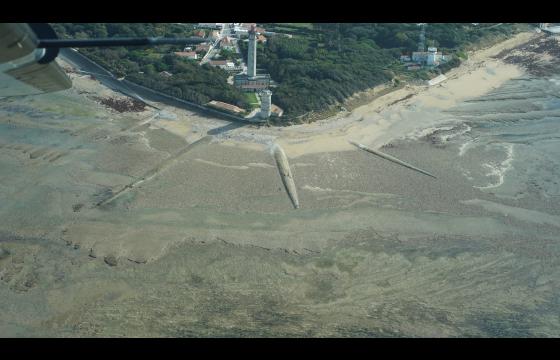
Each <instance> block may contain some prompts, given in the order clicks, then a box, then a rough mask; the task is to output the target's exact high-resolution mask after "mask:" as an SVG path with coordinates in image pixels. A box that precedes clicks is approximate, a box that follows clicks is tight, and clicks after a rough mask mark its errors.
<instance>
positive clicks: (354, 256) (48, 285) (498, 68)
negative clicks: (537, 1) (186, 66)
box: [0, 34, 560, 337]
mask: <svg viewBox="0 0 560 360" xmlns="http://www.w3.org/2000/svg"><path fill="white" fill-rule="evenodd" d="M531 37H532V35H528V34H521V35H519V36H518V37H516V38H515V39H512V40H510V41H509V42H507V43H505V44H500V45H498V46H496V47H493V48H491V49H488V50H484V51H483V52H479V53H476V54H474V55H472V56H471V60H469V62H467V63H466V64H465V65H464V66H462V67H461V68H460V69H457V70H456V71H454V72H453V73H452V74H449V75H448V77H449V80H447V81H446V82H444V83H442V84H440V85H437V86H435V87H431V88H422V87H415V88H412V87H410V88H405V89H402V91H401V90H399V91H396V92H394V93H390V94H388V95H386V96H384V97H381V98H379V99H376V100H375V101H374V102H373V103H371V104H369V105H366V106H364V107H360V108H357V109H355V110H354V111H353V112H352V113H351V114H349V115H348V116H343V115H339V116H338V117H337V118H335V119H330V120H329V121H321V122H317V123H313V124H309V125H298V126H293V127H290V128H256V127H248V126H245V127H238V126H232V125H231V124H229V123H228V122H227V121H223V120H217V119H207V118H203V117H201V116H198V115H196V114H194V113H192V112H189V111H185V110H180V109H175V108H172V107H168V106H163V105H161V104H160V105H161V106H158V107H160V108H161V109H162V110H161V111H157V110H154V109H147V110H146V111H143V112H138V113H118V112H115V111H113V110H111V109H108V108H106V107H104V106H103V105H101V104H100V103H99V102H98V101H96V100H95V99H94V98H93V96H97V97H114V96H120V95H118V94H115V93H113V92H111V90H108V89H106V88H104V87H102V86H101V85H100V84H99V83H97V82H95V81H92V80H91V79H88V78H87V77H84V78H79V77H75V78H74V85H75V86H74V88H73V89H70V90H68V91H65V92H61V93H56V94H46V95H42V96H37V97H34V98H32V99H25V100H22V99H3V100H2V99H0V169H1V170H0V201H1V204H2V205H1V206H0V216H1V218H2V222H1V223H0V247H1V248H2V249H3V252H1V253H0V273H1V278H2V280H1V281H0V299H1V300H2V303H5V304H10V305H9V307H8V309H7V310H5V311H3V312H2V313H0V335H1V336H371V337H384V336H558V334H560V323H559V322H558V317H557V305H558V299H559V297H558V289H559V286H558V285H559V283H558V279H560V276H558V275H560V266H559V265H560V264H559V263H558V260H557V259H558V256H557V255H558V251H559V250H560V247H559V246H558V238H557V234H558V231H559V230H558V229H559V227H560V224H558V223H557V218H558V216H559V215H560V214H559V213H558V210H559V209H557V207H555V205H554V203H555V201H554V198H550V199H549V200H546V199H544V197H543V195H542V194H543V192H529V191H525V192H524V193H523V194H522V195H519V194H518V195H516V196H517V198H519V200H515V199H517V198H515V199H514V198H512V197H510V198H504V196H509V195H511V194H510V192H508V191H506V190H507V189H511V188H512V187H513V185H512V184H511V183H510V182H511V181H512V180H511V179H517V181H519V182H523V183H528V180H524V177H523V176H524V175H523V173H519V174H518V173H517V172H516V171H517V170H516V169H520V165H519V164H518V163H516V162H515V160H511V166H512V169H513V170H505V168H506V167H507V166H508V163H507V161H508V153H507V151H504V149H507V147H505V146H502V145H501V144H498V145H496V144H493V143H492V139H491V137H492V136H498V135H499V134H502V132H503V131H505V130H502V128H501V127H500V128H496V130H492V131H494V132H493V133H491V134H492V135H491V136H486V137H485V134H486V133H485V132H484V131H486V130H484V129H483V128H482V127H480V128H479V127H476V126H475V124H478V123H486V122H488V121H489V120H488V119H487V118H485V117H488V116H489V115H487V114H493V115H492V116H493V117H494V118H495V119H499V121H502V122H503V121H505V120H507V117H508V116H510V117H511V116H513V115H512V113H511V112H509V113H508V112H507V111H506V110H503V109H512V108H521V107H524V108H525V107H526V106H528V104H533V105H532V106H534V107H539V109H540V110H538V111H541V112H542V111H544V110H542V109H545V108H547V106H549V105H542V104H540V103H538V101H537V100H536V98H531V97H529V98H527V97H526V95H523V94H522V93H521V92H520V91H522V89H523V87H516V86H512V85H511V82H512V81H514V79H516V78H519V77H521V78H523V77H526V74H525V73H524V71H523V69H522V68H520V67H518V66H516V65H515V64H504V63H502V61H501V60H499V59H493V58H491V56H494V55H495V54H497V53H499V52H502V51H503V50H504V49H505V48H506V47H508V46H517V45H518V44H520V43H522V42H523V41H527V40H529V39H530V38H531ZM535 81H537V80H535ZM548 83H550V84H549V85H550V86H551V88H550V89H549V91H550V93H553V90H554V88H553V87H552V86H554V85H553V83H552V82H548ZM541 85H542V84H541V83H539V82H538V81H537V82H535V83H534V87H535V88H539V87H542V86H541ZM504 89H505V90H504ZM504 91H513V92H515V93H517V94H519V97H520V98H523V97H524V96H525V98H527V99H528V100H526V101H525V102H524V103H523V104H520V103H517V102H515V101H510V100H508V102H507V104H505V105H504V103H503V102H500V101H498V100H496V101H495V102H488V103H486V105H483V106H482V108H483V109H484V111H485V113H483V114H479V113H477V111H479V110H478V109H480V107H479V105H480V104H478V103H477V102H476V100H477V99H496V98H497V99H499V98H500V96H501V95H500V93H503V92H504ZM547 91H548V90H547ZM550 93H547V94H550ZM410 94H414V96H412V97H408V95H410ZM90 95H91V96H90ZM547 96H548V95H547ZM404 97H407V98H406V100H403V101H400V102H395V101H396V100H398V99H401V98H404ZM473 101H474V102H473ZM389 104H392V105H389ZM484 106H485V107H484ZM535 109H536V108H535ZM535 111H537V110H535ZM547 111H552V115H554V114H556V112H557V109H556V108H554V109H553V110H547ZM539 114H541V113H539ZM541 115H542V114H541ZM517 116H518V117H519V118H521V119H524V116H525V115H519V114H518V115H517ZM541 117H542V116H541ZM517 120H519V119H517ZM476 121H478V122H476ZM496 122H498V121H497V120H496ZM504 123H506V124H507V122H504ZM500 124H502V123H501V122H500ZM546 124H548V123H546ZM500 126H501V125H500ZM528 126H529V125H528ZM500 131H501V132H500ZM200 139H207V141H199V140H200ZM481 139H482V140H481ZM487 139H489V140H487ZM348 140H354V141H357V142H360V143H362V144H364V145H366V146H368V147H372V148H374V149H378V148H381V151H383V152H384V153H386V154H389V155H391V156H394V157H396V158H397V159H400V160H402V161H405V162H407V163H409V164H412V165H413V166H415V167H418V168H420V169H423V170H425V171H427V172H429V173H431V174H434V175H435V176H436V177H437V179H433V178H431V177H428V176H425V175H423V174H419V173H417V172H415V171H413V170H411V169H408V168H405V167H402V166H400V165H398V164H395V163H393V162H389V161H387V160H385V159H382V158H379V157H377V156H374V155H372V154H369V153H367V152H365V151H362V150H360V149H357V148H356V147H354V146H352V145H350V144H349V143H348ZM469 141H471V142H469ZM275 142H276V143H278V144H280V145H281V146H282V148H283V149H284V152H285V154H286V156H287V160H288V161H289V166H290V169H291V174H292V176H293V181H294V185H295V189H296V190H297V196H298V203H299V207H300V208H299V209H294V205H293V203H292V201H291V199H290V197H289V196H288V194H287V192H286V188H285V186H284V183H283V181H282V178H281V176H280V174H279V170H278V168H277V162H276V161H275V158H274V156H273V153H272V152H271V149H272V148H271V147H272V145H273V144H274V143H275ZM193 144H194V145H193ZM189 146H190V147H189ZM185 149H187V151H185ZM535 154H536V152H535ZM514 156H515V153H514ZM162 164H164V165H165V166H162ZM484 164H489V165H488V166H493V167H494V168H495V169H497V170H496V171H501V172H500V174H503V183H502V184H501V185H498V186H496V187H494V188H487V189H483V187H486V186H488V184H490V183H492V184H497V181H499V180H500V174H498V175H496V174H497V173H496V172H495V173H494V174H489V175H488V174H487V173H488V172H489V168H488V167H485V166H484ZM539 164H540V163H539ZM539 166H540V165H539ZM535 171H536V170H535ZM539 171H540V173H545V171H549V170H546V169H540V170H539ZM550 171H551V170H550ZM516 174H517V175H516ZM551 174H552V173H551ZM512 175H514V176H512ZM550 176H552V175H550ZM538 184H539V186H541V184H544V180H542V181H539V182H538ZM547 184H548V183H547ZM542 186H545V185H542ZM547 186H548V187H546V190H547V191H548V193H547V194H551V195H549V196H554V195H552V194H553V193H552V191H553V190H554V189H556V188H555V187H554V186H555V185H553V184H552V183H550V185H547ZM517 187H519V186H517ZM123 189H124V191H123ZM504 189H506V190H504ZM116 194H119V195H118V196H115V195H116ZM543 199H544V200H543ZM540 214H543V215H540Z"/></svg>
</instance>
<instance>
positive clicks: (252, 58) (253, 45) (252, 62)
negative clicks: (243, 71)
mask: <svg viewBox="0 0 560 360" xmlns="http://www.w3.org/2000/svg"><path fill="white" fill-rule="evenodd" d="M247 60H248V64H247V77H249V78H254V77H255V76H257V31H256V29H255V26H254V25H253V26H251V29H250V30H249V54H248V55H247Z"/></svg>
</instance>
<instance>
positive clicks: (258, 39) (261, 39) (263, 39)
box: [257, 34, 266, 43]
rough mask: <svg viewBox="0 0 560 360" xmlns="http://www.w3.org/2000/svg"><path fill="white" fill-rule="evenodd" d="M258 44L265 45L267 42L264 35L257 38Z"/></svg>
mask: <svg viewBox="0 0 560 360" xmlns="http://www.w3.org/2000/svg"><path fill="white" fill-rule="evenodd" d="M257 42H260V43H265V42H266V37H265V36H264V35H262V34H261V35H259V36H257Z"/></svg>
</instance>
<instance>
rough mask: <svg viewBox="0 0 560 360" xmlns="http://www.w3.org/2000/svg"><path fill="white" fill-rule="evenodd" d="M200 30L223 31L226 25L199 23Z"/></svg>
mask: <svg viewBox="0 0 560 360" xmlns="http://www.w3.org/2000/svg"><path fill="white" fill-rule="evenodd" d="M198 28H201V29H220V30H221V29H223V28H224V23H198Z"/></svg>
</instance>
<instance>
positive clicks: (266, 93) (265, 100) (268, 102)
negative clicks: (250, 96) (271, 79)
mask: <svg viewBox="0 0 560 360" xmlns="http://www.w3.org/2000/svg"><path fill="white" fill-rule="evenodd" d="M259 95H260V98H261V111H260V113H259V116H260V117H261V118H262V119H268V118H269V117H270V113H271V107H272V91H270V90H263V91H261V92H260V93H259Z"/></svg>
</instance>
